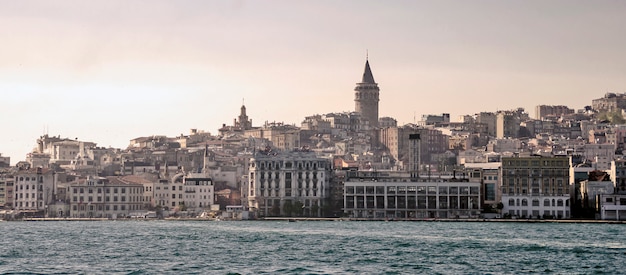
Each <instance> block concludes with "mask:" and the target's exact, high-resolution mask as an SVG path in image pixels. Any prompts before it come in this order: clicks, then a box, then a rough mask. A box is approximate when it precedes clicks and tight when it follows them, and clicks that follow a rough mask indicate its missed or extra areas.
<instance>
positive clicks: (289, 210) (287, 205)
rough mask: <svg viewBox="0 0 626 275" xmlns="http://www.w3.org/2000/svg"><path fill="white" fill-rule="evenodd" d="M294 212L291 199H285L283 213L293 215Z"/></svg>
mask: <svg viewBox="0 0 626 275" xmlns="http://www.w3.org/2000/svg"><path fill="white" fill-rule="evenodd" d="M292 212H293V204H291V200H287V201H285V203H284V204H283V213H284V215H285V216H287V217H288V216H291V213H292Z"/></svg>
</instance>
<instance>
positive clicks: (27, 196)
mask: <svg viewBox="0 0 626 275" xmlns="http://www.w3.org/2000/svg"><path fill="white" fill-rule="evenodd" d="M56 182H57V178H56V174H55V173H54V171H53V170H51V169H48V168H32V169H27V170H20V171H18V172H17V173H16V175H15V182H14V184H15V186H14V196H15V197H14V200H13V206H14V208H15V210H18V211H19V212H33V213H36V212H41V214H42V215H43V214H44V212H45V210H46V209H47V207H48V205H49V204H50V203H52V202H53V201H54V194H55V192H56V190H55V188H56Z"/></svg>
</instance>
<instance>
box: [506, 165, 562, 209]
mask: <svg viewBox="0 0 626 275" xmlns="http://www.w3.org/2000/svg"><path fill="white" fill-rule="evenodd" d="M501 171H502V174H501V176H500V178H501V179H502V185H501V192H502V203H503V205H504V209H503V213H505V214H509V215H511V216H518V217H526V218H540V217H553V218H569V217H570V193H569V191H570V187H569V159H568V158H567V157H539V156H532V157H504V158H502V170H501Z"/></svg>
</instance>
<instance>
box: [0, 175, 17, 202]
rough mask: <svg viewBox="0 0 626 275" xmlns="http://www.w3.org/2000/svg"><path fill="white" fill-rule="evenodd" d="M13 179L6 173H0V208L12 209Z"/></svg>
mask: <svg viewBox="0 0 626 275" xmlns="http://www.w3.org/2000/svg"><path fill="white" fill-rule="evenodd" d="M14 185H15V177H14V176H13V174H12V173H10V172H8V171H0V208H5V209H11V208H13V192H14V189H13V188H14Z"/></svg>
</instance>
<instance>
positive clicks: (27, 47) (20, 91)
mask: <svg viewBox="0 0 626 275" xmlns="http://www.w3.org/2000/svg"><path fill="white" fill-rule="evenodd" d="M624 14H626V1H577V0H567V1H559V0H554V1H500V0H498V1H482V0H477V1H463V0H459V1H446V0H443V1H442V0H436V1H435V0H433V1H368V0H343V1H326V0H315V1H305V0H303V1H288V0H287V1H276V0H267V1H211V0H209V1H203V0H202V1H201V0H198V1H184V0H183V1H158V0H151V1H140V0H137V1H115V0H113V1H111V0H106V1H98V0H94V1H82V0H77V1H64V0H59V1H29V0H25V1H0V37H2V38H3V39H2V42H1V43H0V125H1V127H0V129H1V130H0V131H1V132H0V153H2V155H3V156H10V157H11V163H12V164H15V163H16V162H18V161H20V160H24V159H25V157H26V154H27V153H28V152H30V151H31V150H32V148H33V147H34V146H35V144H36V139H37V138H38V137H40V136H41V135H43V134H45V133H48V134H49V135H51V136H57V135H59V136H61V137H67V138H72V139H73V138H78V139H79V140H83V141H91V142H95V143H97V144H98V146H103V147H109V146H111V147H115V148H126V147H127V146H128V144H129V141H130V140H131V139H134V138H137V137H141V136H150V135H166V136H177V135H180V134H189V131H190V129H192V128H194V129H199V130H203V131H208V132H211V133H214V134H217V129H218V128H219V127H220V126H221V125H222V124H223V123H225V124H228V125H230V124H232V123H233V119H234V118H235V117H237V116H238V115H239V108H240V107H241V105H242V104H245V105H246V107H247V113H248V116H249V117H250V118H251V119H252V120H253V125H254V126H260V125H262V124H263V123H264V122H266V121H268V122H285V123H288V124H295V125H297V126H300V123H301V122H302V120H303V119H304V117H306V116H310V115H314V114H325V113H330V112H344V111H353V110H354V87H355V86H356V83H357V82H360V80H361V77H362V74H363V69H364V65H365V60H366V54H367V56H368V58H369V62H370V65H371V68H372V72H373V75H374V79H375V80H376V82H377V83H378V85H379V87H380V103H379V109H380V111H379V113H380V116H390V117H393V118H395V119H397V120H398V123H399V124H406V123H412V122H414V121H416V120H419V119H420V118H421V116H422V115H423V114H440V113H450V114H451V116H452V120H453V121H457V120H458V117H459V116H460V115H465V114H475V113H478V112H481V111H489V112H495V111H498V110H510V109H514V108H517V107H523V108H525V109H526V111H527V112H528V113H529V114H530V115H531V116H534V107H535V106H537V105H541V104H549V105H567V106H569V107H570V108H574V109H581V108H583V107H584V106H585V105H591V100H592V99H595V98H600V97H602V96H604V94H605V93H607V92H617V93H623V92H626V77H625V74H626V51H625V50H624V49H626V35H624V34H626V16H624Z"/></svg>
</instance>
